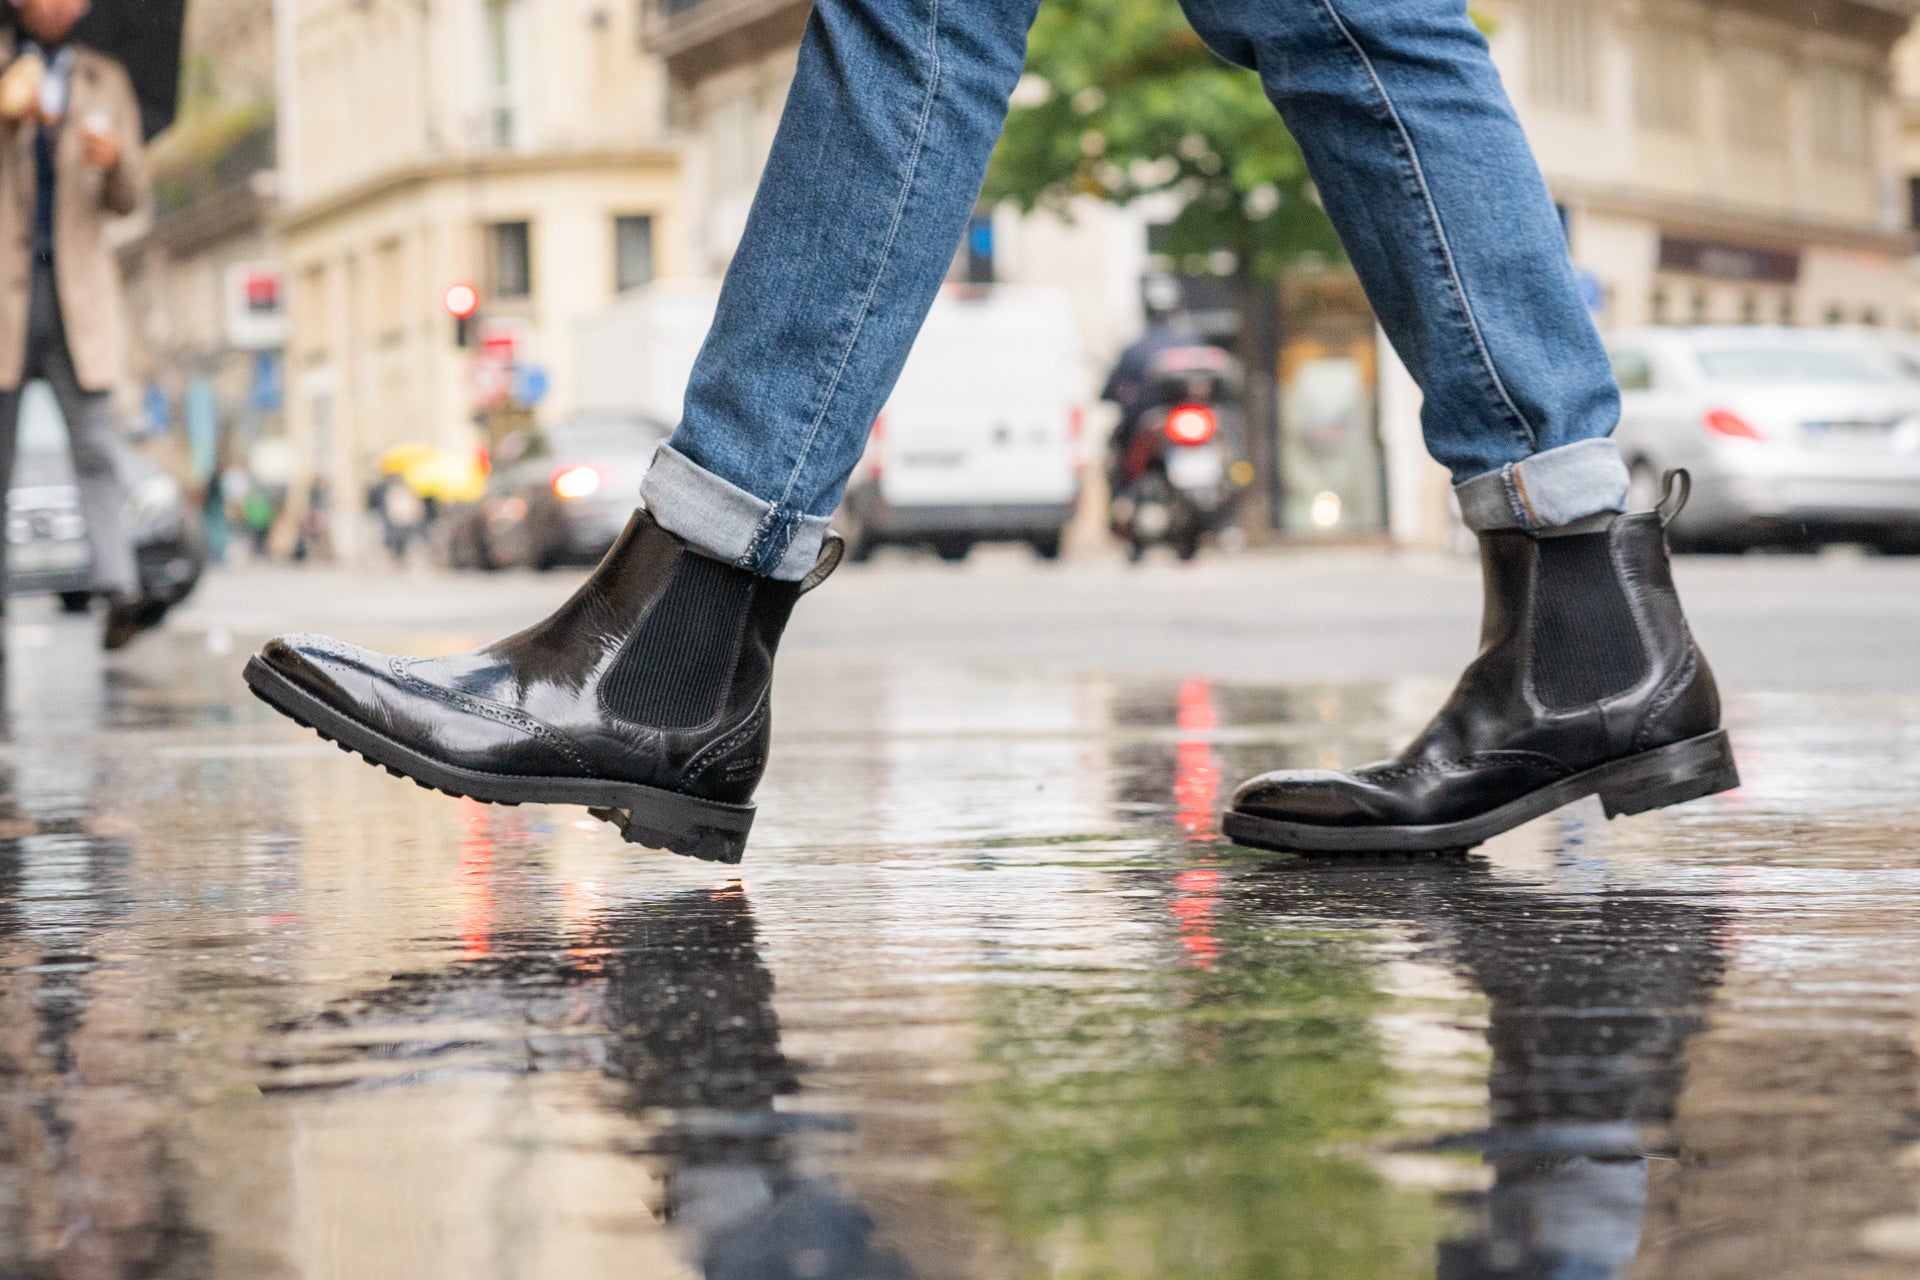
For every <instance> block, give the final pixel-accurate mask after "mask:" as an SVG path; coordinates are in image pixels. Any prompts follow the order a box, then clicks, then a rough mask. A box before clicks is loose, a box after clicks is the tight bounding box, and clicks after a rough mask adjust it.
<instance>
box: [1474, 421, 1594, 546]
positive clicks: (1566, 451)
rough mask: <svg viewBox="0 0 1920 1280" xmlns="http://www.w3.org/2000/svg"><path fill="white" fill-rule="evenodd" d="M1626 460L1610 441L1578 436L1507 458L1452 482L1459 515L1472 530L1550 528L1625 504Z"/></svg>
mask: <svg viewBox="0 0 1920 1280" xmlns="http://www.w3.org/2000/svg"><path fill="white" fill-rule="evenodd" d="M1629 483H1630V482H1629V478H1628V475H1627V464H1626V462H1625V461H1624V460H1623V459H1622V458H1621V457H1620V446H1619V445H1617V444H1615V443H1614V442H1613V441H1611V440H1582V441H1580V442H1579V443H1577V444H1563V445H1561V446H1560V447H1559V448H1558V449H1549V450H1547V451H1546V452H1545V453H1539V454H1535V455H1534V456H1533V457H1531V458H1526V459H1523V460H1521V461H1519V462H1509V463H1508V464H1507V465H1506V466H1504V467H1502V468H1500V469H1499V470H1498V471H1489V472H1487V473H1486V474H1485V475H1480V476H1475V477H1474V478H1473V479H1471V480H1469V481H1467V482H1466V483H1465V484H1462V485H1456V486H1454V490H1453V492H1454V496H1455V497H1457V498H1459V499H1460V515H1461V518H1462V519H1464V520H1465V521H1466V522H1467V528H1469V529H1472V530H1473V531H1474V532H1475V533H1491V532H1493V531H1494V530H1496V529H1525V530H1526V531H1527V532H1529V533H1550V532H1552V531H1554V530H1562V531H1565V530H1567V529H1569V528H1570V527H1577V526H1579V524H1580V523H1581V522H1583V521H1585V520H1587V519H1588V518H1589V517H1593V516H1601V515H1608V514H1618V513H1619V512H1621V511H1625V510H1626V508H1627V488H1628V485H1629Z"/></svg>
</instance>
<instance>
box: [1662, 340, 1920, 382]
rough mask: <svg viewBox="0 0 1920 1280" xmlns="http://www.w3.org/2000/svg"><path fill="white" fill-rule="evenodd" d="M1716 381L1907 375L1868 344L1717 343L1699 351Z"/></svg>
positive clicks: (1861, 379) (1900, 378)
mask: <svg viewBox="0 0 1920 1280" xmlns="http://www.w3.org/2000/svg"><path fill="white" fill-rule="evenodd" d="M1700 367H1701V368H1703V369H1705V370H1706V372H1707V376H1708V377H1709V378H1712V379H1713V380H1714V381H1715V382H1726V383H1733V384H1735V385H1739V386H1756V385H1761V384H1777V383H1786V382H1828V383H1831V382H1854V383H1861V382H1882V383H1884V382H1901V381H1905V380H1907V378H1908V377H1909V376H1910V375H1906V374H1904V373H1903V372H1902V370H1901V368H1900V366H1899V364H1898V363H1897V362H1896V361H1895V360H1894V359H1893V358H1892V357H1891V356H1890V355H1888V354H1887V353H1885V352H1882V351H1876V350H1873V349H1871V348H1867V347H1815V346H1791V345H1788V344H1786V343H1773V344H1769V345H1767V346H1751V347H1719V348H1715V349H1712V350H1707V351H1702V352H1701V353H1700Z"/></svg>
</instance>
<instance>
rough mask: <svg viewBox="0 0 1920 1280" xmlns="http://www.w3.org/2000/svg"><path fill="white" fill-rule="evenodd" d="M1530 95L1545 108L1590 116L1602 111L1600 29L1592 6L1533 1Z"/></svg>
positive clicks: (1589, 2) (1576, 0) (1577, 0)
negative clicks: (1599, 108)
mask: <svg viewBox="0 0 1920 1280" xmlns="http://www.w3.org/2000/svg"><path fill="white" fill-rule="evenodd" d="M1527 66H1528V75H1527V89H1528V92H1529V93H1530V94H1531V96H1532V98H1533V100H1534V101H1535V102H1537V103H1539V104H1540V105H1541V106H1543V107H1557V108H1559V109H1560V110H1562V111H1577V112H1580V113H1582V114H1591V113H1592V112H1593V111H1594V110H1596V109H1597V108H1598V107H1599V105H1600V24H1599V20H1598V19H1597V18H1596V17H1595V15H1594V11H1593V0H1534V4H1533V13H1532V16H1531V19H1530V20H1529V21H1528V23H1527Z"/></svg>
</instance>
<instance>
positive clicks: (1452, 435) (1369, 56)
mask: <svg viewBox="0 0 1920 1280" xmlns="http://www.w3.org/2000/svg"><path fill="white" fill-rule="evenodd" d="M1182 2H1183V4H1184V5H1185V7H1186V9H1187V13H1188V17H1189V18H1190V19H1191V20H1192V22H1193V24H1194V27H1195V28H1196V30H1197V31H1198V32H1199V33H1200V35H1201V37H1202V38H1203V39H1204V40H1206V41H1207V43H1208V44H1209V45H1210V46H1211V47H1212V48H1213V49H1214V50H1215V51H1216V52H1217V53H1219V54H1220V55H1221V56H1222V57H1224V58H1226V59H1227V60H1229V61H1231V62H1234V63H1237V64H1239V65H1241V66H1244V67H1248V68H1252V69H1254V70H1256V71H1257V72H1258V73H1259V75H1260V77H1261V80H1262V83H1263V84H1264V85H1265V87H1266V91H1267V94H1268V96H1269V97H1270V98H1271V99H1272V100H1273V102H1274V104H1275V106H1276V107H1278V108H1279V111H1280V113H1281V115H1282V116H1283V117H1285V119H1286V121H1287V124H1288V126H1289V127H1290V128H1291V129H1292V130H1293V132H1294V134H1295V136H1296V137H1298V138H1299V140H1300V144H1301V147H1302V148H1303V150H1304V151H1305V154H1306V157H1307V161H1308V164H1309V166H1310V167H1311V169H1312V172H1313V177H1314V180H1315V182H1316V184H1317V186H1318V188H1319V191H1320V195H1321V198H1322V200H1323V201H1324V202H1325V204H1326V208H1327V211H1328V213H1329V214H1330V215H1331V216H1332V218H1333V221H1334V224H1335V226H1336V227H1337V228H1338V229H1339V232H1340V235H1341V238H1342V240H1343V242H1344V243H1345V245H1346V246H1347V250H1348V252H1349V254H1350V255H1351V257H1352V259H1353V262H1354V266H1355V268H1356V269H1357V270H1358V272H1359V274H1360V278H1361V281H1362V282H1363V283H1364V284H1365V286H1366V289H1367V294H1368V297H1369V298H1370V299H1371V300H1372V302H1373V306H1374V309H1375V311H1376V312H1377V313H1378V314H1379V317H1380V320H1381V323H1382V325H1383V326H1384V327H1385V329H1386V331H1387V335H1388V337H1389V338H1390V339H1391V341H1392V342H1393V344H1394V347H1395V349H1396V350H1397V351H1399V353H1400V355H1401V358H1402V359H1403V360H1405V361H1406V364H1407V367H1408V368H1409V369H1410V370H1411V371H1412V373H1413V376H1414V378H1415V379H1416V381H1418V382H1419V384H1420V386H1421V388H1422V389H1423V390H1424V391H1425V393H1426V408H1425V411H1424V426H1425V431H1426V439H1427V445H1428V448H1429V449H1430V450H1431V451H1432V453H1433V455H1434V457H1436V458H1437V459H1439V460H1440V461H1441V462H1442V463H1444V464H1445V465H1446V466H1447V467H1448V468H1450V469H1451V470H1452V472H1453V474H1454V478H1455V481H1456V482H1457V483H1464V482H1466V481H1469V480H1473V479H1475V478H1476V477H1481V476H1485V475H1488V474H1498V473H1500V472H1501V471H1502V468H1505V467H1507V466H1509V465H1510V464H1513V463H1518V462H1522V461H1524V460H1525V459H1527V458H1530V457H1531V456H1533V455H1534V454H1536V453H1541V452H1545V451H1549V450H1554V449H1557V448H1560V447H1562V446H1565V445H1569V444H1574V443H1577V442H1580V441H1585V440H1592V439H1595V438H1598V437H1603V436H1605V435H1607V434H1608V433H1609V432H1611V431H1612V430H1613V427H1614V424H1615V422H1616V420H1617V418H1618V413H1619V392H1618V389H1617V388H1616V386H1615V384H1614V381H1613V376H1612V372H1611V370H1610V369H1609V367H1608V364H1607V359H1606V354H1605V352H1604V350H1603V349H1602V347H1601V345H1600V341H1599V336H1598V334H1597V333H1596V332H1595V331H1594V327H1593V322H1592V320H1591V319H1590V318H1589V316H1588V315H1587V311H1586V308H1585V306H1584V305H1583V303H1582V301H1581V298H1580V296H1579V290H1578V288H1577V286H1576V284H1575V280H1574V275H1573V269H1572V265H1571V263H1570V262H1569V260H1568V257H1567V249H1566V242H1565V239H1564V237H1563V235H1562V232H1561V226H1560V221H1559V218H1558V216H1557V214H1556V212H1555V210H1554V207H1553V203H1552V200H1551V198H1550V197H1549V195H1548V193H1547V188H1546V183H1545V182H1544V181H1543V180H1542V178H1541V176H1540V172H1539V169H1538V167H1537V166H1536V165H1535V163H1534V160H1533V155H1532V152H1531V151H1530V150H1529V149H1528V146H1527V142H1526V139H1525V137H1524V136H1523V135H1522V133H1521V130H1520V126H1519V123H1518V121H1517V120H1516V119H1515V117H1514V114H1513V109H1512V107H1511V105H1510V104H1509V103H1508V101H1507V97H1506V93H1505V91H1504V89H1503V88H1502V86H1501V84H1500V79H1499V76H1498V74H1497V73H1496V72H1495V70H1494V68H1493V64H1492V62H1491V60H1490V59H1489V57H1488V52H1487V44H1486V41H1485V40H1484V39H1483V38H1482V37H1481V35H1480V33H1479V32H1478V30H1476V29H1475V27H1474V26H1473V23H1472V22H1471V21H1470V20H1469V18H1468V16H1467V9H1466V3H1465V0H1182ZM1037 3H1038V0H968V2H967V3H965V4H961V3H960V2H959V0H819V2H818V3H817V4H816V5H815V6H814V10H813V15H812V17H811V18H810V19H809V21H808V24H807V30H806V37H805V39H804V40H803V41H802V43H801V48H800V61H799V69H798V72H797V74H796V76H795V79H794V83H793V89H792V91H791V94H790V96H789V97H788V100H787V106H786V112H785V114H784V116H783V117H782V120H781V124H780V129H779V133H778V135H777V136H776V138H775V140H774V145H773V151H772V155H771V157H770V159H769V161H768V165H767V170H766V174H765V177H764V178H763V179H762V182H761V185H760V190H759V193H758V195H757V196H756V198H755V200H754V206H753V212H752V214H751V216H750V217H749V219H748V223H747V228H746V233H745V236H744V237H743V239H742V241H741V244H740V248H739V251H738V253H737V254H736V256H735V257H734V260H733V264H732V267H731V268H730V270H729V271H728V272H727V279H726V284H725V286H724V288H723V289H722V291H721V297H720V305H719V311H718V314H717V316H716V318H715V321H714V325H713V329H712V331H711V332H710V333H709V335H708V337H707V341H706V345H705V346H704V347H703V348H702V351H701V354H700V358H699V361H698V362H697V364H696V366H695V368H694V373H693V378H692V381H691V383H690V384H689V386H688V390H687V399H686V407H685V413H684V416H683V419H682V421H681V424H680V428H679V430H678V432H677V433H676V434H675V435H674V437H673V440H672V448H673V451H674V452H675V453H676V454H677V455H678V456H679V457H680V458H681V459H683V460H684V461H686V462H688V463H691V464H692V465H691V466H690V467H680V466H671V467H669V468H667V469H665V470H662V471H660V472H658V473H657V475H656V476H653V477H649V480H648V483H647V486H646V488H645V490H644V491H643V497H644V500H645V501H646V502H647V504H648V506H649V507H650V508H652V509H653V510H654V512H655V516H656V518H657V519H659V520H660V522H661V524H662V525H664V526H665V527H666V528H668V529H669V530H671V531H672V532H674V533H677V534H679V535H680V536H681V537H683V538H686V539H688V540H689V541H691V542H693V543H695V544H696V545H698V546H701V547H702V548H703V549H705V550H709V551H711V552H712V553H713V554H715V555H721V556H725V557H727V558H729V559H731V560H733V561H734V562H736V563H738V564H740V565H742V566H744V567H746V568H750V569H752V570H754V571H755V572H759V573H763V574H772V575H775V576H780V577H797V576H799V573H804V569H802V570H800V571H799V573H796V571H795V566H796V565H802V564H804V565H809V566H810V565H811V564H812V560H813V556H814V554H815V553H816V552H817V550H818V546H819V541H820V537H821V528H822V525H821V523H820V522H821V520H823V519H824V518H825V517H827V516H830V515H831V514H832V512H833V510H834V508H835V506H836V505H838V503H839V500H840V496H841V493H842V492H843V490H844V488H845V485H846V479H847V476H848V475H849V474H850V473H851V471H852V469H853V466H854V464H855V463H856V462H858V460H859V457H860V454H861V451H862V449H863V448H864V446H865V442H866V438H867V434H868V431H869V430H870V428H871V427H872V425H873V420H874V418H875V416H876V415H877V414H878V413H879V411H880V409H881V407H882V406H883V404H884V403H885V401H886V398H887V396H888V394H889V393H890V392H891V390H892V388H893V384H894V381H895V379H896V378H897V377H898V376H899V373H900V369H901V367H902V365H903V364H904V363H905V362H906V357H907V352H908V350H909V349H910V348H911V347H912V345H913V340H914V338H915V336H916V335H917V334H918V333H919V330H920V326H921V324H922V322H923V321H924V320H925V318H926V313H927V310H928V308H929V307H930V306H931V305H932V302H933V298H934V296H935V294H936V293H937V291H938V289H939V285H940V282H941V279H942V278H943V276H944V275H945V273H946V270H947V267H948V265H949V263H950V262H951V260H952V256H953V253H954V247H955V245H956V244H958V242H959V239H960V236H961V233H962V231H963V229H964V227H965V224H966V220H967V217H968V215H969V213H970V212H971V210H972V208H973V205H974V201H975V198H976V196H977V193H978V191H979V187H980V182H981V179H982V177H983V176H984V174H985V170H986V163H987V158H988V156H989V155H990V154H991V152H992V149H993V144H994V141H995V139H996V138H997V136H998V134H999V131H1000V128H1001V125H1002V123H1003V121H1004V118H1005V113H1006V108H1007V98H1008V95H1009V94H1010V93H1011V92H1012V90H1013V86H1014V84H1015V83H1016V82H1017V81H1018V79H1019V77H1020V72H1021V69H1022V63H1023V61H1024V55H1025V44H1026V32H1027V29H1028V27H1029V26H1030V25H1031V23H1032V20H1033V16H1034V12H1035V9H1036V7H1037ZM703 485H704V486H706V487H707V490H708V492H706V493H704V494H695V493H694V492H692V490H695V489H699V488H700V487H701V486H703ZM739 495H747V496H750V497H752V498H753V499H755V502H753V503H750V504H742V503H741V502H739V501H738V496H739ZM1560 498H1561V500H1560V501H1558V502H1557V504H1556V506H1555V507H1554V510H1555V511H1556V512H1559V513H1562V514H1564V513H1566V512H1579V514H1580V515H1587V514H1593V513H1595V512H1598V511H1601V510H1604V509H1606V504H1607V503H1609V502H1613V501H1615V500H1616V499H1615V498H1614V497H1613V495H1612V491H1611V489H1609V490H1608V492H1607V493H1604V494H1603V493H1600V492H1598V491H1596V492H1594V493H1592V494H1582V493H1578V492H1572V493H1567V494H1561V495H1560ZM1583 506H1586V507H1591V511H1582V510H1581V508H1582V507H1583ZM1575 518H1578V517H1577V516H1576V517H1575Z"/></svg>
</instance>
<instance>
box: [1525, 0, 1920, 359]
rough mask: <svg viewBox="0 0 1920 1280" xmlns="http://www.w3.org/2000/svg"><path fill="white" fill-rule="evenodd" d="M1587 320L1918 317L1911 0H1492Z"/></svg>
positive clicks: (1869, 320) (1899, 322) (1914, 8)
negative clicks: (1908, 126)
mask: <svg viewBox="0 0 1920 1280" xmlns="http://www.w3.org/2000/svg"><path fill="white" fill-rule="evenodd" d="M1487 8H1488V10H1489V12H1490V13H1491V15H1492V16H1493V19H1494V23H1495V27H1494V35H1493V44H1494V55H1495V59H1496V61H1497V62H1498V63H1499V64H1500V67H1501V70H1502V72H1503V73H1504V74H1505V76H1506V79H1507V84H1508V87H1509V89H1510V91H1511V92H1512V93H1513V96H1514V99H1515V102H1516V103H1517V104H1518V106H1519V108H1520V113H1521V118H1522V120H1523V121H1524V122H1525V124H1526V127H1527V131H1528V133H1529V134H1530V135H1531V137H1532V138H1533V140H1534V145H1535V146H1536V148H1537V149H1538V151H1539V153H1540V158H1541V163H1542V165H1543V167H1544V168H1545V169H1546V172H1547V177H1548V181H1549V183H1550V184H1551V185H1552V187H1553V190H1554V194H1555V195H1556V197H1557V198H1558V199H1559V200H1560V202H1561V206H1562V208H1563V209H1564V210H1565V211H1566V216H1567V223H1568V231H1569V235H1570V239H1571V243H1572V247H1573V254H1574V259H1575V261H1576V262H1577V263H1578V264H1579V265H1580V266H1582V267H1584V268H1585V269H1586V270H1587V271H1589V272H1591V273H1592V275H1593V277H1594V278H1595V279H1596V281H1597V283H1598V285H1599V295H1598V297H1597V298H1596V302H1597V304H1598V306H1597V310H1598V313H1599V315H1600V318H1601V322H1602V324H1603V326H1608V327H1617V326H1624V325H1635V324H1646V323H1655V324H1659V323H1667V324H1699V323H1708V324H1756V323H1768V324H1790V325H1805V324H1816V325H1817V324H1861V325H1870V326H1902V327H1909V326H1912V325H1915V324H1920V317H1916V316H1915V315H1914V314H1913V312H1912V308H1911V307H1910V306H1909V304H1908V300H1907V298H1906V289H1905V283H1904V278H1903V272H1902V266H1903V264H1904V262H1905V260H1906V258H1907V256H1908V253H1909V242H1908V238H1907V225H1906V223H1907V219H1906V212H1905V208H1904V200H1905V196H1904V184H1903V183H1902V181H1901V175H1900V154H1899V132H1898V109H1897V104H1896V99H1895V95H1894V77H1893V52H1894V49H1895V46H1896V45H1897V43H1898V42H1899V41H1900V40H1901V38H1902V37H1903V36H1904V35H1905V34H1906V32H1907V30H1908V28H1909V27H1910V26H1911V24H1912V22H1913V19H1914V17H1915V15H1916V14H1917V13H1920V3H1915V2H1914V0H1658V2H1657V3H1655V2H1653V0H1496V2H1495V3H1491V4H1489V5H1488V6H1487Z"/></svg>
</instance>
